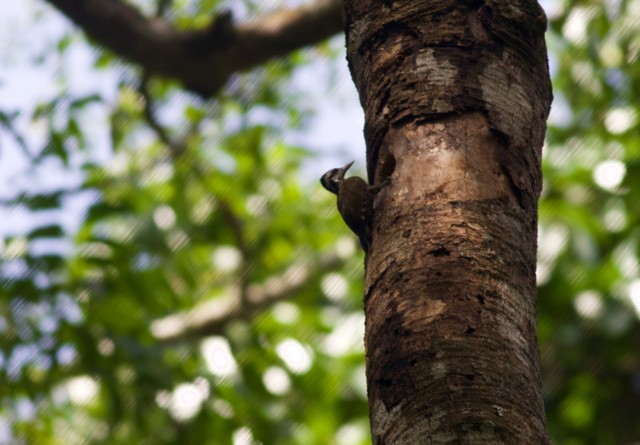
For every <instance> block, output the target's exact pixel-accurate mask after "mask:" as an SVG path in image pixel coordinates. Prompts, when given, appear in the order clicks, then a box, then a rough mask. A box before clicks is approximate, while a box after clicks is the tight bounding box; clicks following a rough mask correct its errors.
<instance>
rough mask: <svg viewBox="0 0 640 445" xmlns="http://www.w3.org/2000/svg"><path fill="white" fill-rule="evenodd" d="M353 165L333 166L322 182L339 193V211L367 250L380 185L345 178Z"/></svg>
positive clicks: (351, 163) (369, 243)
mask: <svg viewBox="0 0 640 445" xmlns="http://www.w3.org/2000/svg"><path fill="white" fill-rule="evenodd" d="M352 165H353V161H351V162H349V163H348V164H347V165H345V166H344V167H342V168H333V169H331V170H329V171H328V172H326V173H325V174H324V175H322V178H320V183H321V184H322V186H323V187H324V188H326V189H327V190H329V191H330V192H331V193H335V194H336V195H338V211H339V212H340V215H342V219H344V222H345V223H347V226H349V228H350V229H351V230H352V231H353V233H355V234H356V235H358V238H360V244H361V245H362V248H363V249H364V251H365V252H368V251H369V247H370V246H371V218H372V215H373V197H374V196H375V194H376V192H377V191H378V189H379V187H372V186H370V185H369V184H367V182H366V181H365V180H364V179H362V178H360V177H358V176H352V177H350V178H347V179H345V178H344V175H345V174H346V173H347V170H349V168H350V167H351V166H352Z"/></svg>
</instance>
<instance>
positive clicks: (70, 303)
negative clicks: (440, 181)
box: [0, 0, 640, 444]
mask: <svg viewBox="0 0 640 445" xmlns="http://www.w3.org/2000/svg"><path fill="white" fill-rule="evenodd" d="M51 3H56V4H57V6H58V7H60V10H62V11H65V9H64V8H65V6H67V7H71V6H75V7H76V8H73V11H76V12H77V11H78V7H79V6H81V3H84V4H86V5H90V6H91V8H88V9H89V10H90V11H94V12H95V11H100V10H99V9H96V8H99V6H100V5H101V4H103V3H104V4H106V5H107V6H109V5H110V6H111V7H112V9H111V10H108V11H100V12H101V13H104V14H107V15H106V17H108V18H109V20H110V21H109V23H110V25H109V28H108V30H109V31H110V32H108V33H106V34H108V35H109V36H115V37H118V36H121V37H122V40H120V41H119V42H120V43H119V45H120V46H117V45H116V44H115V43H109V42H106V41H104V39H103V37H101V35H100V34H92V33H88V34H89V35H90V41H87V40H86V37H85V36H84V34H83V33H82V32H80V31H78V28H73V27H71V25H70V24H69V22H67V21H62V20H60V13H59V12H57V11H54V10H53V9H51V8H47V7H45V4H44V3H43V2H38V3H34V4H33V5H35V6H34V8H35V10H32V12H33V16H32V17H31V18H30V20H29V26H24V27H20V26H19V25H22V24H21V23H20V22H15V23H12V24H10V25H11V26H8V27H4V29H8V30H10V31H9V32H10V34H9V36H10V37H11V38H6V39H3V41H4V42H8V43H10V44H11V45H13V46H9V45H8V44H7V45H5V46H3V49H2V57H3V62H4V63H3V64H4V65H7V66H12V65H13V66H17V65H20V63H21V62H20V61H21V60H23V59H22V56H25V58H26V59H27V60H29V63H30V66H31V67H33V68H35V69H37V72H38V73H47V74H48V75H49V76H52V77H53V76H54V75H55V76H56V83H55V88H54V89H50V90H48V91H45V92H43V90H39V88H41V87H40V84H41V83H43V82H41V81H38V80H36V81H32V82H29V83H28V90H27V89H26V88H25V90H24V91H20V92H19V93H18V95H19V96H24V97H27V96H28V95H29V94H28V93H32V100H31V101H30V102H28V103H26V102H20V101H18V100H15V99H13V98H12V96H13V95H16V89H15V87H14V86H15V85H16V79H15V77H16V76H13V77H11V76H10V74H9V73H8V72H7V73H5V74H4V76H5V78H4V79H3V83H2V84H0V88H1V89H0V94H1V95H2V97H4V98H5V99H6V100H5V99H3V101H2V103H3V104H7V103H11V101H13V103H15V104H16V105H11V106H9V105H2V106H1V108H0V110H1V113H0V122H1V123H2V128H3V134H2V139H1V142H2V152H1V153H0V156H2V158H1V159H2V162H0V166H1V168H2V169H3V170H2V172H3V173H4V174H3V175H2V177H4V178H5V180H4V182H3V185H4V186H5V187H3V190H4V191H3V193H2V199H3V207H2V212H3V214H4V215H5V216H4V217H3V218H2V220H3V221H2V225H1V226H0V227H2V231H3V232H2V235H3V239H4V241H3V243H2V246H3V248H2V268H1V271H0V272H1V277H2V278H1V279H2V286H0V289H2V291H1V292H2V296H3V303H4V304H3V305H2V318H1V319H0V330H1V331H2V338H3V342H2V351H1V353H0V372H1V376H2V377H1V379H2V381H3V382H4V381H6V382H8V383H9V384H7V385H0V407H1V408H0V409H1V411H2V413H1V414H0V441H2V442H3V443H11V444H13V443H37V444H41V443H42V444H53V443H60V442H65V443H176V442H178V441H181V442H183V443H215V444H218V443H221V444H224V443H251V442H253V441H255V442H262V443H304V444H309V443H322V444H325V443H344V444H347V443H349V444H354V443H369V442H370V440H371V439H370V437H369V436H368V434H369V433H368V429H369V423H368V418H367V404H366V394H365V391H364V385H363V381H364V372H363V349H362V338H361V333H362V330H361V328H362V324H363V316H362V301H361V295H362V293H363V292H362V256H360V255H359V254H358V253H357V249H356V247H355V242H354V241H355V240H354V239H353V237H351V236H350V234H348V232H347V230H346V228H344V227H343V226H342V223H341V222H340V221H339V216H338V215H337V214H336V212H335V210H334V206H335V203H334V202H333V200H332V197H331V196H329V194H328V193H326V192H324V191H322V190H320V188H319V184H317V177H319V175H320V174H321V173H322V172H323V171H324V170H326V168H328V167H330V166H336V165H338V164H340V162H343V161H345V162H346V161H347V160H351V158H353V157H354V155H351V154H349V155H348V156H346V155H345V153H338V154H336V153H335V152H333V153H330V155H333V156H334V157H335V158H336V159H335V160H331V161H330V162H328V163H327V165H324V166H323V168H320V169H316V168H314V165H315V164H318V163H319V161H320V160H321V159H327V153H326V152H325V151H319V150H317V149H316V150H313V147H314V141H313V140H312V138H310V137H308V138H306V139H305V138H304V137H303V136H300V135H301V134H304V133H303V130H304V129H305V128H308V126H309V124H311V123H312V122H313V121H312V120H311V115H312V112H313V111H314V107H312V106H310V103H313V104H314V105H315V103H314V102H310V101H309V100H308V97H309V95H310V94H312V89H311V88H309V89H308V90H307V89H305V88H303V87H300V86H298V85H299V84H300V83H301V81H300V79H301V77H302V76H301V75H300V73H301V72H302V73H304V72H305V70H306V72H307V73H308V72H309V71H315V72H317V71H320V70H324V72H326V73H328V74H329V75H327V76H324V77H320V78H318V77H316V78H314V81H313V82H311V83H315V84H317V83H321V82H326V88H327V91H336V89H335V86H334V83H333V82H336V83H337V82H340V81H344V82H347V83H349V82H350V80H348V79H347V78H346V77H347V76H346V75H345V74H344V73H345V72H346V71H344V70H342V71H340V70H339V68H336V67H339V66H344V61H343V55H342V52H341V50H340V48H341V47H342V46H343V41H344V40H343V39H344V37H343V36H338V37H336V39H335V40H332V41H331V42H329V43H321V44H319V45H318V46H316V47H315V48H313V49H305V50H302V51H297V52H293V53H289V52H290V51H292V50H293V49H296V48H301V47H302V46H304V45H307V44H310V43H313V42H319V41H320V39H323V38H326V37H329V36H330V35H332V34H334V33H336V32H338V31H339V30H340V29H341V24H340V23H339V21H338V22H337V23H336V21H335V17H336V15H335V11H336V9H332V7H333V8H335V7H336V5H335V2H329V3H326V4H322V7H320V8H303V9H302V10H299V9H296V8H294V11H298V12H299V13H300V15H296V13H293V12H289V13H284V15H281V13H278V15H276V16H271V15H269V17H271V20H273V21H267V19H266V18H265V17H267V16H268V14H271V13H272V12H274V11H275V10H278V11H281V10H287V9H286V8H285V7H284V6H282V5H278V7H276V5H274V10H273V11H266V10H264V9H260V7H259V5H257V2H255V3H253V2H243V1H235V2H228V3H225V4H222V3H220V4H218V2H211V1H206V0H203V1H191V2H175V3H171V2H165V1H161V2H157V4H156V2H142V1H140V2H135V3H133V2H131V3H127V4H128V5H131V4H135V7H136V9H138V10H139V11H140V13H138V14H136V13H134V14H131V13H130V12H131V9H130V7H128V6H124V4H120V3H119V2H113V1H109V2H99V1H98V0H93V1H91V2H80V3H78V4H74V3H72V2H62V1H60V2H53V1H52V2H51ZM332 5H333V6H332ZM545 6H546V5H545ZM638 7H639V6H638V2H637V1H631V0H627V1H624V0H622V1H618V2H602V3H593V2H586V1H577V0H576V1H570V2H566V3H562V4H561V3H559V2H552V3H549V5H548V8H547V14H548V15H549V18H550V32H549V34H548V44H549V48H550V50H551V68H552V73H553V75H554V82H555V85H554V91H555V102H554V108H552V111H551V118H550V126H549V131H548V140H547V144H546V147H545V157H544V160H543V168H544V173H545V181H546V182H545V186H544V189H543V195H542V201H541V203H540V216H541V221H540V227H541V230H540V237H539V245H540V248H539V255H538V286H539V294H540V298H539V313H540V315H539V336H540V342H541V364H542V377H543V390H544V391H543V395H544V398H545V403H546V407H547V411H548V421H549V427H550V431H551V435H552V437H553V439H554V441H555V442H556V443H569V444H590V443H598V444H620V443H623V444H624V443H632V442H633V441H637V440H638V438H639V437H640V431H639V430H638V428H640V426H639V425H640V422H639V421H638V420H639V419H638V415H637V414H636V413H638V412H640V406H639V405H640V402H639V398H638V379H639V377H638V376H639V371H640V362H639V361H640V357H639V352H638V350H637V348H634V347H633V345H634V344H638V336H639V323H638V309H637V308H638V306H639V304H638V300H640V297H639V296H638V295H639V293H640V284H639V283H640V278H639V277H640V272H639V270H640V267H639V266H638V254H639V251H638V245H637V239H638V238H639V237H638V229H637V227H638V226H639V224H638V220H637V218H638V215H639V214H640V212H638V202H639V201H638V198H637V193H638V192H637V191H638V190H639V189H640V187H638V185H637V184H635V181H637V179H636V178H638V177H639V176H638V169H639V164H638V161H637V160H638V153H637V147H638V146H639V144H638V142H637V141H638V130H637V125H636V123H637V119H638V111H637V104H636V103H635V102H636V101H634V99H635V98H634V92H635V91H638V74H639V73H638V70H637V60H638V57H639V48H640V42H639V41H638V37H637V36H638V35H640V34H639V33H638V28H639V27H640V25H639V24H638V23H637V21H636V20H635V19H634V18H635V17H636V16H637V13H638ZM262 8H264V5H263V6H262ZM228 10H231V11H232V20H228V19H225V17H226V15H225V14H222V12H224V11H228ZM68 11H69V10H68ZM123 11H126V12H123ZM212 11H216V12H215V13H212ZM323 11H324V13H323ZM332 11H333V12H332ZM36 12H37V13H36ZM69 14H70V17H71V18H72V19H74V20H79V19H78V18H74V17H73V16H72V15H71V13H69ZM119 14H120V15H119ZM123 14H124V15H123ZM325 14H326V15H325ZM99 15H100V16H101V17H105V16H104V15H103V14H99ZM154 17H156V18H154ZM162 17H164V18H165V22H166V23H170V24H171V27H167V26H165V25H163V21H162V19H161V18H162ZM216 17H222V19H217V20H216V19H215V18H216ZM277 17H279V19H278V20H275V18H277ZM296 17H299V21H296V20H295V18H296ZM322 17H324V18H322ZM331 17H334V19H331ZM85 18H86V17H85ZM119 18H120V19H122V20H123V21H122V22H119V21H118V19H119ZM285 18H289V19H290V20H292V21H290V22H287V20H285ZM305 18H306V19H308V20H307V21H305V20H304V19H305ZM322 20H327V21H326V22H323V21H322ZM332 20H334V21H332ZM51 23H54V24H57V26H59V28H56V30H55V32H54V31H53V30H52V27H51ZM116 23H117V25H116ZM216 23H217V25H216ZM286 23H289V25H291V26H292V27H287V26H284V25H286ZM295 23H297V24H298V25H300V26H299V27H297V28H296V27H295V26H293V24H295ZM312 23H319V24H322V23H324V24H322V26H318V27H316V28H314V27H313V26H311V24H312ZM326 23H332V25H326ZM245 24H246V25H245ZM274 24H275V25H274ZM277 24H281V25H283V28H280V27H278V26H276V25H277ZM126 25H128V26H129V30H130V31H132V32H133V31H134V30H137V32H138V33H139V34H133V36H136V37H135V38H133V37H130V36H131V35H130V34H126V33H125V26H126ZM143 25H147V27H144V26H143ZM12 26H13V28H12ZM261 26H262V28H260V27H261ZM256 28H257V29H256ZM274 28H275V29H276V30H277V29H289V30H291V29H293V30H300V29H305V30H308V31H309V33H311V34H313V32H314V29H315V30H316V31H317V30H318V29H320V31H318V32H316V33H315V34H313V35H312V36H311V37H303V36H301V33H299V32H296V31H293V33H288V34H287V33H278V32H265V31H264V30H265V29H266V30H269V31H272V30H273V29H274ZM115 29H117V30H118V32H115V31H114V30H115ZM197 29H201V30H202V31H194V30H197ZM260 29H262V30H263V32H259V30H260ZM244 31H247V32H244ZM141 36H142V37H141ZM269 36H273V39H269V38H268V37H269ZM286 36H289V39H288V40H287V39H286V38H285V37H286ZM296 36H298V37H296ZM145 37H146V38H148V40H145V39H144V38H145ZM252 37H253V40H252V41H253V42H258V43H260V42H262V45H263V49H264V48H267V50H264V52H262V51H258V50H256V53H254V54H253V56H252V57H249V53H250V51H249V49H248V48H250V45H249V44H248V43H247V41H246V40H243V39H245V38H246V39H249V41H251V38H252ZM278 38H281V40H279V39H278ZM298 38H299V39H300V40H297V39H298ZM21 39H24V40H21ZM163 39H165V40H163ZM208 39H211V40H208ZM210 41H213V42H215V44H212V45H209V43H208V42H210ZM274 41H275V42H274ZM123 42H124V43H123ZM145 42H146V43H149V44H150V45H151V44H152V43H155V44H156V45H159V46H160V48H164V49H167V47H163V46H162V45H163V42H164V43H165V44H166V45H177V48H178V49H176V50H175V52H169V51H167V52H160V53H158V52H157V51H156V52H149V48H151V47H146V46H139V45H142V43H145ZM283 42H288V43H287V44H285V43H283ZM296 42H297V43H296ZM16 43H17V44H18V45H17V46H16ZM20 44H21V45H20ZM88 45H92V47H93V45H95V48H101V49H100V50H99V51H97V52H90V51H89V50H88V49H87V48H88ZM104 45H107V46H108V47H109V48H111V49H109V50H106V51H105V50H103V49H102V48H103V47H104ZM211 47H213V48H216V49H220V51H222V52H219V51H213V52H212V53H208V51H209V48H211ZM16 48H18V49H16ZM203 48H204V49H203ZM221 48H225V49H224V50H222V49H221ZM233 48H235V49H236V50H237V48H241V49H242V52H243V57H242V58H241V59H242V61H249V62H250V63H247V64H246V65H243V64H241V62H240V61H238V60H234V59H233V58H232V57H231V56H230V54H232V53H231V51H232V50H233ZM181 51H182V52H184V53H186V54H187V55H186V56H185V55H184V54H181ZM225 51H227V52H225ZM117 52H121V53H122V56H125V57H126V60H129V62H125V63H123V62H122V61H123V59H121V58H120V57H119V56H116V53H117ZM203 53H204V55H203ZM136 54H138V58H136ZM285 54H289V56H288V58H286V59H272V57H276V56H282V55H285ZM145 55H147V56H150V57H148V58H149V59H153V60H152V61H155V62H162V61H164V62H165V65H163V66H155V65H154V66H150V65H145V60H143V59H141V58H144V57H145ZM181 55H182V56H184V57H187V58H189V57H191V59H192V61H195V60H198V61H199V66H197V69H195V72H199V71H198V70H200V69H202V71H201V72H202V73H205V74H206V77H207V79H210V80H211V82H208V81H207V82H204V84H206V86H204V87H203V86H202V85H203V82H201V80H202V79H201V78H200V79H199V80H200V82H199V81H198V78H197V76H196V77H195V78H188V77H187V76H186V75H185V76H184V77H181V74H180V73H183V72H185V73H186V72H189V73H191V74H192V75H193V73H194V70H190V68H193V67H194V65H193V64H189V63H188V61H187V60H186V59H180V58H179V56H181ZM174 57H176V58H174ZM87 61H89V62H90V63H87ZM221 61H222V62H221ZM323 61H324V62H323ZM72 62H73V63H72ZM131 62H133V63H131ZM83 63H84V64H85V65H89V66H85V67H84V68H78V66H82V64H83ZM194 63H195V62H194ZM243 63H244V62H243ZM322 63H326V64H328V66H329V68H326V67H323V65H322ZM207 66H208V67H209V69H208V70H205V69H204V68H205V67H207ZM250 67H254V68H253V69H252V70H251V71H245V70H248V69H249V68H250ZM309 67H311V68H309ZM163 70H164V71H163ZM238 70H240V71H238ZM176 72H177V73H176ZM35 73H36V72H35V71H34V74H32V73H29V75H30V76H31V75H34V76H35V75H38V74H35ZM47 74H44V75H43V76H42V79H46V77H47ZM340 75H344V77H345V79H344V80H341V79H340V77H339V76H340ZM23 76H24V78H25V79H30V77H28V76H26V75H25V74H24V72H23ZM332 76H333V77H332ZM114 78H115V79H117V82H116V81H113V80H112V79H114ZM37 79H41V78H37ZM318 79H320V81H318ZM207 87H209V88H211V90H209V91H207V90H206V89H203V88H207ZM350 88H352V87H350ZM33 91H35V92H36V93H37V92H38V91H39V94H33ZM213 92H215V93H216V94H215V95H214V96H212V98H211V99H203V98H202V95H203V94H204V95H205V96H206V95H208V94H212V93H213ZM10 93H13V94H10ZM100 123H102V125H100ZM354 126H355V125H354ZM105 128H108V130H105ZM284 130H286V131H284ZM355 131H356V132H359V131H360V129H359V128H357V129H355ZM363 151H364V150H363ZM337 158H340V159H339V160H338V159H337ZM343 163H344V162H343ZM361 165H362V164H361ZM325 167H326V168H325ZM301 171H302V172H304V173H301ZM307 177H312V178H313V179H312V180H307V179H305V178H307ZM9 180H11V182H9ZM78 209H79V210H78ZM74 215H76V216H75V217H74ZM340 231H341V232H340ZM337 233H340V234H341V235H340V236H339V235H337Z"/></svg>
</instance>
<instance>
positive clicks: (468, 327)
mask: <svg viewBox="0 0 640 445" xmlns="http://www.w3.org/2000/svg"><path fill="white" fill-rule="evenodd" d="M475 331H476V328H474V327H473V326H467V330H466V331H464V333H465V334H473V333H474V332H475Z"/></svg>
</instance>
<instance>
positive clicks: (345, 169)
mask: <svg viewBox="0 0 640 445" xmlns="http://www.w3.org/2000/svg"><path fill="white" fill-rule="evenodd" d="M354 162H355V161H351V162H349V163H348V164H347V165H345V166H344V167H342V168H341V169H340V170H339V172H340V176H341V177H343V178H344V175H346V174H347V170H349V168H351V166H352V165H353V163H354Z"/></svg>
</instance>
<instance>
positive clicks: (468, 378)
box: [465, 374, 476, 381]
mask: <svg viewBox="0 0 640 445" xmlns="http://www.w3.org/2000/svg"><path fill="white" fill-rule="evenodd" d="M465 377H466V378H467V380H469V381H473V379H475V378H476V377H475V376H474V375H471V374H467V375H466V376H465Z"/></svg>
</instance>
